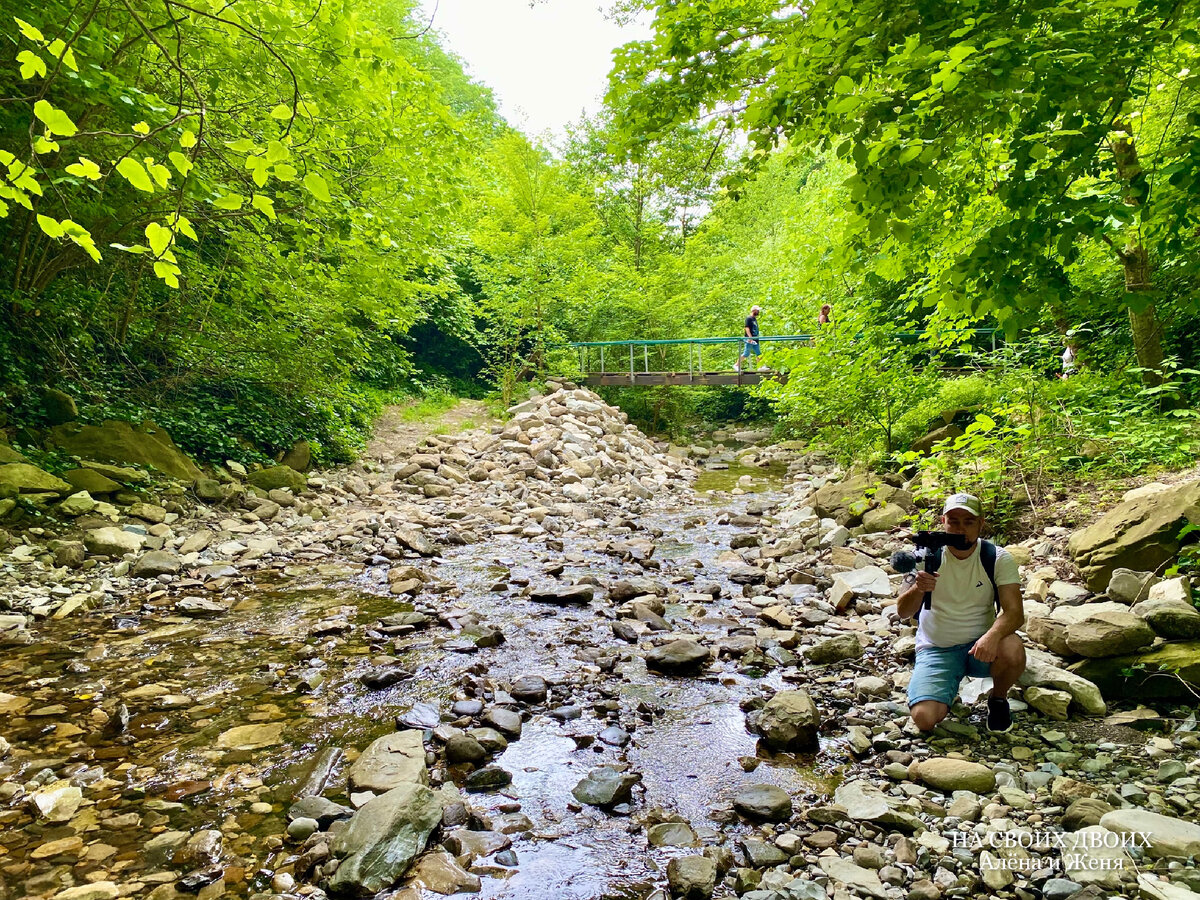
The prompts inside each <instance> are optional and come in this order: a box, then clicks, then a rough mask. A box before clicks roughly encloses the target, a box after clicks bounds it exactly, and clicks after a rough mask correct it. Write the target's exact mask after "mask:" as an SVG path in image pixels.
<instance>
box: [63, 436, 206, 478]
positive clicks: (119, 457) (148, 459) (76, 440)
mask: <svg viewBox="0 0 1200 900" xmlns="http://www.w3.org/2000/svg"><path fill="white" fill-rule="evenodd" d="M49 440H50V442H51V443H52V444H54V445H56V446H58V447H62V448H63V449H64V450H66V451H67V452H68V453H70V454H72V455H74V456H78V457H79V458H81V459H87V460H92V459H95V460H102V461H107V462H114V463H133V464H135V465H143V466H150V467H151V468H154V469H157V470H158V471H159V472H162V473H163V474H164V475H169V476H170V477H172V478H178V479H179V480H180V481H184V482H187V483H189V484H190V483H191V482H193V481H195V480H196V479H197V478H199V477H200V470H199V469H198V468H196V464H195V463H193V462H192V461H191V460H190V459H189V458H188V457H187V456H186V455H185V454H184V453H183V451H182V450H180V449H179V448H178V447H177V446H175V442H174V441H173V440H171V436H170V435H169V434H167V432H166V431H165V430H163V429H162V428H159V427H158V426H157V425H155V424H153V423H152V422H146V423H143V424H142V425H141V426H139V427H135V426H133V425H130V424H129V423H128V422H116V421H108V422H105V423H104V424H103V425H83V426H79V425H76V424H67V425H59V426H56V427H55V428H52V429H51V430H50V437H49ZM104 474H105V475H108V476H109V477H110V478H112V477H114V476H113V475H112V473H110V472H104ZM116 480H118V481H119V480H120V479H119V478H118V479H116Z"/></svg>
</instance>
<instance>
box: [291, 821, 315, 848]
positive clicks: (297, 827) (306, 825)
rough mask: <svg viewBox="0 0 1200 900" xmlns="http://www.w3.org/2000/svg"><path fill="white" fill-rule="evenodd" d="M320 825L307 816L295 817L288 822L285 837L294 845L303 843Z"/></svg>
mask: <svg viewBox="0 0 1200 900" xmlns="http://www.w3.org/2000/svg"><path fill="white" fill-rule="evenodd" d="M320 827H321V826H320V825H319V824H318V822H317V820H316V819H310V818H308V817H307V816H297V817H296V818H294V819H292V821H290V822H288V826H287V836H288V837H289V838H291V839H292V840H293V841H295V842H296V843H303V842H304V841H307V840H308V839H309V838H310V837H312V836H313V835H314V834H316V833H317V831H318V830H320Z"/></svg>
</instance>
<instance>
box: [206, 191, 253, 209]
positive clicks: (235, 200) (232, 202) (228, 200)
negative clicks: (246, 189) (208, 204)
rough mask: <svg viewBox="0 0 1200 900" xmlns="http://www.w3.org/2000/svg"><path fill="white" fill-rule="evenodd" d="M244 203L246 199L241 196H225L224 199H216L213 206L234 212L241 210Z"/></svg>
mask: <svg viewBox="0 0 1200 900" xmlns="http://www.w3.org/2000/svg"><path fill="white" fill-rule="evenodd" d="M245 202H246V198H245V197H243V196H242V195H241V194H226V195H225V196H224V197H218V198H217V199H216V200H214V201H213V206H215V207H216V208H217V209H228V210H236V209H241V208H242V204H243V203H245Z"/></svg>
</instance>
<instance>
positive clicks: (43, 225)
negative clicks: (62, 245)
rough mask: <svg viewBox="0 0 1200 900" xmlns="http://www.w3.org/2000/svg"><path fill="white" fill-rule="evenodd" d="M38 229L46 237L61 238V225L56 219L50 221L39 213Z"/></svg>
mask: <svg viewBox="0 0 1200 900" xmlns="http://www.w3.org/2000/svg"><path fill="white" fill-rule="evenodd" d="M37 223H38V227H39V228H40V229H42V231H43V232H45V233H46V236H47V237H52V238H60V237H62V236H63V228H62V225H60V224H59V222H58V220H57V219H52V218H50V217H49V216H43V215H41V214H40V213H39V214H38V217H37Z"/></svg>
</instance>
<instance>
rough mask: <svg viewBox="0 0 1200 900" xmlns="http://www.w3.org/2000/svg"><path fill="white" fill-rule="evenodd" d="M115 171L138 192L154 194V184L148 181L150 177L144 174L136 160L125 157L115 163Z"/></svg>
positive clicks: (144, 171)
mask: <svg viewBox="0 0 1200 900" xmlns="http://www.w3.org/2000/svg"><path fill="white" fill-rule="evenodd" d="M117 171H118V172H119V173H120V174H121V175H123V176H124V178H125V180H126V181H128V182H129V183H130V184H132V185H133V186H134V187H135V188H137V189H138V190H139V191H145V192H146V193H147V194H153V193H154V182H152V181H151V180H150V176H149V175H147V174H146V170H145V169H143V168H142V164H141V163H140V162H138V161H137V160H136V159H132V158H130V157H128V156H127V157H125V158H124V159H123V160H121V161H120V162H119V163H117Z"/></svg>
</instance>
